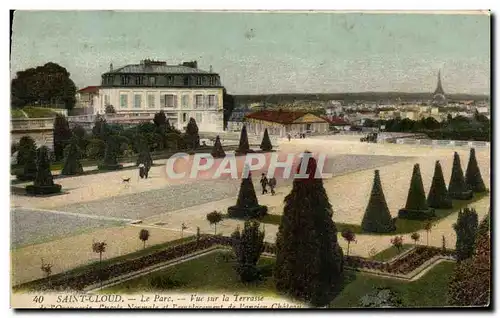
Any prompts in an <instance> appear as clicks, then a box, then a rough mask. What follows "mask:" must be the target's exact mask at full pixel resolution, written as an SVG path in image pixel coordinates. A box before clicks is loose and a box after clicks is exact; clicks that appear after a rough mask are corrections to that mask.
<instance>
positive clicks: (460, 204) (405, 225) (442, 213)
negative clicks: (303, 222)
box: [261, 192, 489, 235]
mask: <svg viewBox="0 0 500 318" xmlns="http://www.w3.org/2000/svg"><path fill="white" fill-rule="evenodd" d="M488 195H489V192H485V193H475V194H474V197H473V198H472V199H471V200H469V201H461V200H453V209H448V210H441V209H439V210H436V218H434V219H433V220H432V222H436V221H439V220H440V219H442V218H445V217H447V216H448V215H450V214H453V213H456V212H458V211H459V210H460V209H463V208H465V207H466V206H467V205H469V204H471V203H473V202H476V201H478V200H480V199H482V198H484V197H486V196H488ZM261 222H262V223H267V224H275V225H280V223H281V215H278V214H268V215H266V216H264V217H263V218H262V219H261ZM426 223H427V221H418V220H405V219H397V220H396V231H394V232H391V233H389V234H406V233H413V232H417V231H420V230H423V229H424V226H425V224H426ZM335 224H336V226H337V231H338V232H342V231H343V230H345V229H351V231H353V232H354V233H356V234H370V235H387V233H380V234H378V233H363V230H362V229H361V225H359V224H348V223H340V222H335Z"/></svg>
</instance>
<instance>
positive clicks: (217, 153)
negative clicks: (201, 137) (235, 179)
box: [211, 135, 226, 158]
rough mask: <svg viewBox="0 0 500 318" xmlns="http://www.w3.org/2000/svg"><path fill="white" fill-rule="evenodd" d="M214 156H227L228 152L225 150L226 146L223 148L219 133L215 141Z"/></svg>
mask: <svg viewBox="0 0 500 318" xmlns="http://www.w3.org/2000/svg"><path fill="white" fill-rule="evenodd" d="M211 154H212V157H214V158H224V157H225V156H226V153H225V152H224V148H222V144H221V142H220V137H219V136H218V135H217V137H216V138H215V143H214V146H213V148H212V152H211Z"/></svg>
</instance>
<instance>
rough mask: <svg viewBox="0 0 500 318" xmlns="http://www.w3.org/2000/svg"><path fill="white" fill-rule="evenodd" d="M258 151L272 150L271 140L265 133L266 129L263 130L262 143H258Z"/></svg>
mask: <svg viewBox="0 0 500 318" xmlns="http://www.w3.org/2000/svg"><path fill="white" fill-rule="evenodd" d="M260 149H261V150H262V151H271V150H272V149H273V145H272V143H271V139H270V138H269V134H268V133H267V128H266V129H265V130H264V137H262V142H261V143H260Z"/></svg>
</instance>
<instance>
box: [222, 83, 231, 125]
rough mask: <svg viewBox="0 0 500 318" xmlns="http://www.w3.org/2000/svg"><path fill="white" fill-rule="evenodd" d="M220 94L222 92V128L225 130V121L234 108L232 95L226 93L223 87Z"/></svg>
mask: <svg viewBox="0 0 500 318" xmlns="http://www.w3.org/2000/svg"><path fill="white" fill-rule="evenodd" d="M222 94H223V95H222V102H223V108H224V114H223V120H224V130H226V129H227V122H228V121H229V118H230V117H231V114H232V113H233V109H234V96H233V95H230V94H228V93H227V91H226V89H225V88H224V89H223V91H222Z"/></svg>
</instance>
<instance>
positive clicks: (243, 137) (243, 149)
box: [236, 125, 250, 154]
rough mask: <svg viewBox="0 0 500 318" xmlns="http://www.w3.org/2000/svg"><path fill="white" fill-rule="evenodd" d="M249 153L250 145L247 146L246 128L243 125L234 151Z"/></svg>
mask: <svg viewBox="0 0 500 318" xmlns="http://www.w3.org/2000/svg"><path fill="white" fill-rule="evenodd" d="M249 152H250V145H249V144H248V134H247V126H245V125H243V128H242V129H241V134H240V143H239V144H238V149H236V153H237V154H247V153H249Z"/></svg>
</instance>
